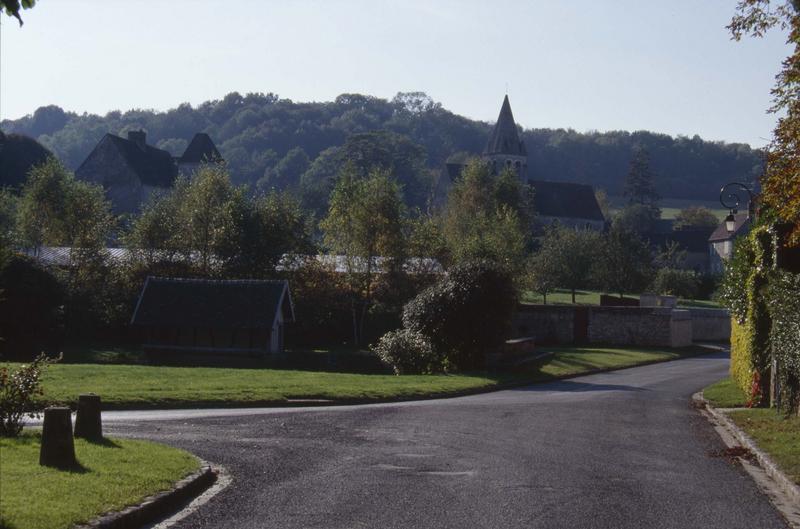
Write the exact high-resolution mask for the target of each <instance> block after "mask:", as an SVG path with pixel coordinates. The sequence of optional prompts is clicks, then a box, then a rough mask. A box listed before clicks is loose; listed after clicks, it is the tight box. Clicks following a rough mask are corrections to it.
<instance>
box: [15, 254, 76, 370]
mask: <svg viewBox="0 0 800 529" xmlns="http://www.w3.org/2000/svg"><path fill="white" fill-rule="evenodd" d="M0 289H2V294H0V336H2V338H3V340H2V341H0V357H3V358H4V359H7V360H12V359H13V360H31V359H32V358H34V356H35V355H36V353H38V352H39V351H42V350H50V349H54V348H55V347H56V346H57V345H58V343H59V342H60V340H61V337H62V334H63V304H64V289H63V288H62V286H61V284H60V283H59V281H58V279H57V278H56V277H55V276H54V275H53V274H51V273H50V272H49V271H48V270H46V269H44V268H42V267H40V266H39V265H38V264H36V262H35V261H33V260H32V259H29V258H27V257H23V256H20V255H13V256H11V257H10V258H8V260H7V261H6V263H5V266H3V267H2V269H0Z"/></svg>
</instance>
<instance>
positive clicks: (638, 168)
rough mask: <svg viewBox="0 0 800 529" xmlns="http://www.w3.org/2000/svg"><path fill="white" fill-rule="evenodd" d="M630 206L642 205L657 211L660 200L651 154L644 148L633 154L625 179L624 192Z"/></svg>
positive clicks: (637, 149)
mask: <svg viewBox="0 0 800 529" xmlns="http://www.w3.org/2000/svg"><path fill="white" fill-rule="evenodd" d="M623 194H624V196H625V198H627V199H628V203H629V204H641V205H643V206H648V207H651V208H654V209H657V203H658V200H659V198H660V197H659V196H658V193H657V192H656V187H655V182H654V175H653V172H652V171H651V169H650V154H649V153H648V152H647V150H646V149H645V148H643V147H638V148H636V149H635V150H634V152H633V157H632V158H631V162H630V168H629V169H628V175H627V176H626V177H625V188H624V190H623Z"/></svg>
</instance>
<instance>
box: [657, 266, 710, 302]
mask: <svg viewBox="0 0 800 529" xmlns="http://www.w3.org/2000/svg"><path fill="white" fill-rule="evenodd" d="M699 285H700V281H699V280H698V278H697V274H696V273H695V272H693V271H691V270H677V269H675V268H661V269H660V270H659V271H658V272H657V273H656V277H655V279H654V280H653V284H652V289H653V291H655V292H656V293H657V294H661V295H666V296H678V297H681V298H684V299H694V297H695V296H696V295H697V289H698V287H699Z"/></svg>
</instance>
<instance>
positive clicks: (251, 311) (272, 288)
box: [131, 277, 294, 356]
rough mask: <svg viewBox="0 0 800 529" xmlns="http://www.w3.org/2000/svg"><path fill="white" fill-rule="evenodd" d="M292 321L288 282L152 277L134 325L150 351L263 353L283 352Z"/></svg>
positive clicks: (139, 305) (139, 302) (147, 350)
mask: <svg viewBox="0 0 800 529" xmlns="http://www.w3.org/2000/svg"><path fill="white" fill-rule="evenodd" d="M293 321H294V306H293V304H292V298H291V295H290V293H289V283H288V282H287V281H285V280H281V281H273V280H244V279H242V280H211V279H174V278H162V277H148V278H147V280H146V281H145V284H144V287H143V288H142V292H141V294H140V295H139V301H138V302H137V304H136V309H135V310H134V313H133V317H132V318H131V325H132V326H133V327H134V328H136V329H138V330H139V332H140V333H141V335H142V347H143V349H144V350H145V352H149V353H193V354H197V353H200V354H203V353H206V354H225V355H247V356H263V355H267V354H278V353H282V352H283V351H284V325H285V324H286V323H287V322H293Z"/></svg>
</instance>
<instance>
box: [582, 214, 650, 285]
mask: <svg viewBox="0 0 800 529" xmlns="http://www.w3.org/2000/svg"><path fill="white" fill-rule="evenodd" d="M651 262H652V259H651V256H650V249H649V248H648V247H647V244H646V243H645V242H644V241H642V240H641V239H640V238H639V236H638V235H637V234H636V233H634V232H631V231H629V230H626V229H624V228H621V227H619V226H612V228H611V230H610V231H609V232H608V233H607V234H606V236H605V237H604V240H603V244H602V246H601V252H600V255H599V259H598V261H597V264H596V267H595V275H596V277H597V280H598V282H599V283H600V284H601V285H602V286H603V288H604V289H606V291H608V292H615V293H618V294H619V297H623V296H624V295H625V294H626V293H629V292H641V291H642V289H643V288H644V287H645V286H646V285H647V282H648V275H649V272H650V269H651Z"/></svg>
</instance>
